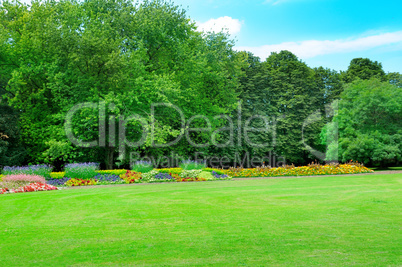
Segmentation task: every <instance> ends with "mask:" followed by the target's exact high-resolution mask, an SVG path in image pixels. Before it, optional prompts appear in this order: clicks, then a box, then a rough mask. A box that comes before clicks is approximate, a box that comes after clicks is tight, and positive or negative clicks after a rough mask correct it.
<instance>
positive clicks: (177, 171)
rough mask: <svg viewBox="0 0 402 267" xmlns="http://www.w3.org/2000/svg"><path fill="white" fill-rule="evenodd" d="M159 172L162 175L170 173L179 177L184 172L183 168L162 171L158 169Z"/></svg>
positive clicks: (163, 169)
mask: <svg viewBox="0 0 402 267" xmlns="http://www.w3.org/2000/svg"><path fill="white" fill-rule="evenodd" d="M157 170H158V172H160V173H169V174H177V175H179V174H180V173H181V172H182V171H183V169H182V168H162V169H157Z"/></svg>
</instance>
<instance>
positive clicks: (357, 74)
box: [343, 58, 386, 83]
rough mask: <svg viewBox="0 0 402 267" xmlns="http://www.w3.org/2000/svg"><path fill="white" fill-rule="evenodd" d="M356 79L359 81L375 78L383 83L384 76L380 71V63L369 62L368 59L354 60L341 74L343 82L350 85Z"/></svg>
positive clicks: (381, 70) (382, 71)
mask: <svg viewBox="0 0 402 267" xmlns="http://www.w3.org/2000/svg"><path fill="white" fill-rule="evenodd" d="M356 78H359V79H361V80H369V79H371V78H377V79H379V80H381V81H385V80H386V75H385V72H384V70H383V69H382V65H381V63H379V62H377V61H371V60H370V59H368V58H354V59H352V61H351V62H350V65H349V67H348V69H347V71H346V72H344V73H343V80H344V81H345V82H346V83H350V82H352V81H354V80H355V79H356Z"/></svg>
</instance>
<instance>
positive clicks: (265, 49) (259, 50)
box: [236, 31, 402, 60]
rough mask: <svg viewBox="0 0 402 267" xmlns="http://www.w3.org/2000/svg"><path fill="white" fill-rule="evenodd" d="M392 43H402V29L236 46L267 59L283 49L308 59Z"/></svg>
mask: <svg viewBox="0 0 402 267" xmlns="http://www.w3.org/2000/svg"><path fill="white" fill-rule="evenodd" d="M391 44H402V31H397V32H391V33H383V34H377V35H372V36H367V37H360V38H348V39H341V40H333V41H330V40H324V41H319V40H307V41H301V42H285V43H281V44H274V45H263V46H258V47H252V46H240V47H236V49H237V50H246V51H251V52H252V53H253V54H254V55H256V56H258V57H260V58H261V59H263V60H264V59H266V58H267V57H268V56H269V55H270V54H271V52H280V51H281V50H289V51H290V52H292V53H294V54H295V55H296V56H298V57H299V58H302V59H307V58H312V57H316V56H321V55H328V54H338V53H349V52H355V51H364V50H368V49H371V48H376V47H381V46H385V45H391Z"/></svg>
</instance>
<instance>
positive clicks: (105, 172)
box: [96, 169, 127, 175]
mask: <svg viewBox="0 0 402 267" xmlns="http://www.w3.org/2000/svg"><path fill="white" fill-rule="evenodd" d="M96 172H97V173H99V174H113V175H122V174H125V173H126V172H127V170H123V169H121V170H99V171H96Z"/></svg>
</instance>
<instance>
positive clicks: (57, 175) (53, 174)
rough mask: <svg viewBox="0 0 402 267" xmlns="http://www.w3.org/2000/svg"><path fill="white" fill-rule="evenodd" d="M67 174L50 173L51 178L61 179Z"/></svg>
mask: <svg viewBox="0 0 402 267" xmlns="http://www.w3.org/2000/svg"><path fill="white" fill-rule="evenodd" d="M65 175H66V173H65V172H51V173H50V178H52V179H61V178H63V177H64V176H65Z"/></svg>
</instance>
